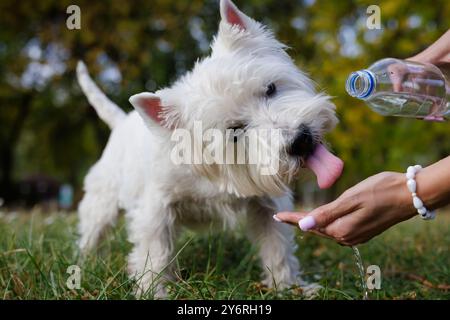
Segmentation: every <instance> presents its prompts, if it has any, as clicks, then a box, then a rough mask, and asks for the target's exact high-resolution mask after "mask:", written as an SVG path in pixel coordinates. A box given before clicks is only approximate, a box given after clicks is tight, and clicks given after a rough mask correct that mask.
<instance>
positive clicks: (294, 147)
mask: <svg viewBox="0 0 450 320" xmlns="http://www.w3.org/2000/svg"><path fill="white" fill-rule="evenodd" d="M287 151H288V153H289V154H290V155H291V156H298V157H303V158H305V159H306V158H307V157H308V156H309V155H311V154H312V153H313V151H314V138H313V135H312V132H311V130H310V129H309V128H308V127H307V126H305V125H303V124H302V125H301V126H300V127H299V128H298V132H297V134H296V136H295V138H294V140H293V141H292V143H291V145H290V146H289V147H288V150H287Z"/></svg>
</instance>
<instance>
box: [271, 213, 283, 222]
mask: <svg viewBox="0 0 450 320" xmlns="http://www.w3.org/2000/svg"><path fill="white" fill-rule="evenodd" d="M272 218H273V220H275V221H276V222H283V220H281V219H280V218H278V217H277V215H276V214H274V215H273V216H272Z"/></svg>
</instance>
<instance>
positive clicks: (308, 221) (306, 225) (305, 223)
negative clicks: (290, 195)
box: [298, 216, 316, 231]
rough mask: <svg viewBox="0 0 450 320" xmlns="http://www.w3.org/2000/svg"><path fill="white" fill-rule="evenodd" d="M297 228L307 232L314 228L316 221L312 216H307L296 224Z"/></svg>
mask: <svg viewBox="0 0 450 320" xmlns="http://www.w3.org/2000/svg"><path fill="white" fill-rule="evenodd" d="M298 226H299V227H300V229H302V230H303V231H308V230H310V229H312V228H314V227H315V226H316V220H314V217H312V216H307V217H305V218H303V219H302V220H300V221H299V222H298Z"/></svg>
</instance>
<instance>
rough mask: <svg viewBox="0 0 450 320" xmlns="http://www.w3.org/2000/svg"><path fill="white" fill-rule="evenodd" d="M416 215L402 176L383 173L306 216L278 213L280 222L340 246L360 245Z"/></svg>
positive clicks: (277, 216)
mask: <svg viewBox="0 0 450 320" xmlns="http://www.w3.org/2000/svg"><path fill="white" fill-rule="evenodd" d="M415 214H416V210H415V209H414V206H413V205H412V199H411V194H410V193H409V191H408V189H407V188H406V180H405V176H404V174H401V173H395V172H383V173H379V174H377V175H374V176H371V177H369V178H367V179H366V180H364V181H362V182H360V183H358V184H357V185H355V186H354V187H352V188H350V189H348V190H347V191H345V192H344V193H343V194H342V195H341V196H340V197H339V198H337V199H336V200H335V201H333V202H331V203H328V204H326V205H323V206H321V207H319V208H317V209H315V210H313V211H311V212H309V213H301V212H281V213H278V214H276V215H275V216H274V219H276V220H277V219H278V220H281V221H282V222H287V223H291V224H295V225H297V224H298V225H299V227H300V228H301V229H302V230H303V231H310V232H313V233H316V234H318V235H321V236H323V237H327V238H331V239H334V240H336V241H337V242H339V243H340V244H343V245H348V246H352V245H356V244H359V243H364V242H366V241H368V240H370V239H371V238H373V237H374V236H376V235H378V234H380V233H381V232H383V231H385V230H386V229H388V228H389V227H391V226H392V225H394V224H396V223H399V222H401V221H404V220H407V219H409V218H411V217H413V216H414V215H415Z"/></svg>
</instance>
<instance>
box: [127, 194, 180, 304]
mask: <svg viewBox="0 0 450 320" xmlns="http://www.w3.org/2000/svg"><path fill="white" fill-rule="evenodd" d="M151 199H153V200H154V199H155V198H154V197H151V198H150V199H149V200H151ZM130 218H131V221H130V226H129V240H130V242H132V243H133V245H134V247H133V250H132V252H131V253H130V256H129V268H128V269H129V273H130V276H132V277H134V278H135V279H136V282H137V290H136V295H137V296H138V297H142V296H144V295H147V294H150V295H153V296H154V297H155V298H165V297H166V296H167V293H166V289H165V280H167V278H168V276H169V269H170V266H169V262H170V258H171V255H172V249H173V220H172V219H171V210H170V208H164V207H163V206H162V205H161V201H160V199H158V201H156V200H154V201H146V203H145V204H144V205H143V206H142V207H141V208H138V209H137V210H135V211H134V212H132V213H131V214H130Z"/></svg>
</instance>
